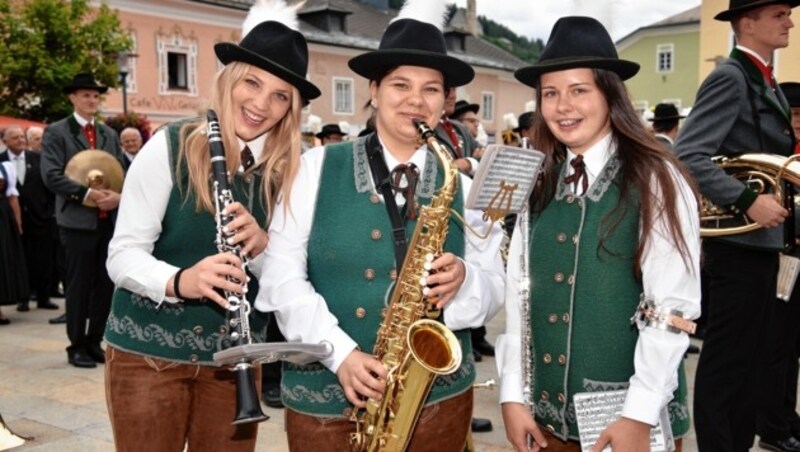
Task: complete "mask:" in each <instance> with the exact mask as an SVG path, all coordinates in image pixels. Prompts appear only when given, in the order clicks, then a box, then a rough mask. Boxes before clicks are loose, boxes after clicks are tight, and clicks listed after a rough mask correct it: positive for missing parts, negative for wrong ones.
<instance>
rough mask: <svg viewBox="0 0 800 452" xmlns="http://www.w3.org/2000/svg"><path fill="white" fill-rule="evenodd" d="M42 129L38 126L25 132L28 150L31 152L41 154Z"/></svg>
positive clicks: (31, 127)
mask: <svg viewBox="0 0 800 452" xmlns="http://www.w3.org/2000/svg"><path fill="white" fill-rule="evenodd" d="M43 134H44V129H43V128H41V127H39V126H30V127H28V129H27V130H25V138H26V139H27V140H28V149H29V150H30V151H32V152H42V135H43Z"/></svg>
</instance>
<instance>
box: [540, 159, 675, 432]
mask: <svg viewBox="0 0 800 452" xmlns="http://www.w3.org/2000/svg"><path fill="white" fill-rule="evenodd" d="M618 173H619V160H618V159H617V158H616V157H612V158H611V159H610V160H609V162H608V163H607V164H606V167H605V168H604V169H603V171H602V172H601V174H600V176H599V177H598V178H597V180H596V181H595V182H594V184H592V186H591V187H589V189H588V191H587V193H586V194H585V196H583V197H575V196H573V195H572V194H571V192H570V191H569V189H568V185H567V184H559V187H558V190H557V192H556V195H555V197H554V199H553V200H552V201H551V203H550V205H549V206H548V207H547V208H546V209H545V210H544V211H543V212H541V213H540V214H538V215H533V216H532V217H531V225H530V229H531V235H530V237H531V241H530V243H531V245H530V269H531V303H532V304H531V309H530V313H531V314H530V315H531V328H532V332H533V344H532V350H531V356H532V359H533V363H532V364H533V366H532V367H533V369H534V378H533V381H534V383H533V387H532V388H531V391H532V392H531V394H532V399H533V403H534V405H535V411H536V420H537V421H538V422H539V423H540V424H541V425H543V426H545V427H546V428H548V429H550V430H551V431H552V432H553V434H555V435H556V436H558V437H559V438H562V439H566V438H570V439H574V440H577V439H579V436H578V428H577V424H576V420H575V407H574V404H573V400H572V397H573V395H574V394H576V393H579V392H594V391H611V390H619V389H626V388H627V387H628V384H629V383H628V381H629V379H630V377H631V376H632V375H633V374H634V366H633V355H634V349H635V346H636V341H637V339H638V331H637V330H636V329H633V328H631V325H630V318H631V316H632V315H633V313H634V311H635V309H636V306H637V305H638V303H639V296H640V294H641V293H642V286H641V283H640V282H638V281H637V280H636V279H635V278H634V277H633V257H634V254H635V252H636V246H637V239H638V237H639V209H638V205H639V204H638V194H631V195H629V197H630V198H631V199H629V202H628V206H631V207H629V208H628V210H627V211H626V212H625V213H624V215H623V217H622V219H621V221H620V222H619V224H618V225H617V226H616V229H615V230H614V231H613V233H612V234H610V235H607V236H606V237H605V238H604V240H603V242H602V245H601V235H602V234H603V232H604V231H606V230H607V225H608V224H609V223H608V219H607V218H606V214H607V213H608V212H610V211H611V210H613V209H614V207H615V206H616V205H617V202H618V200H619V199H620V196H621V194H620V189H619V178H620V175H619V174H618ZM564 176H566V172H565V171H564V169H563V167H562V175H561V178H560V179H559V180H562V179H563V177H564ZM678 372H679V388H678V389H677V390H676V392H675V394H674V398H673V400H672V401H671V402H670V404H669V407H668V410H669V413H670V418H671V421H672V430H673V434H674V435H675V437H680V436H682V435H685V434H686V433H687V431H688V429H689V410H688V406H687V402H686V398H687V393H686V378H685V375H684V371H683V367H682V366H681V368H680V369H679V371H678Z"/></svg>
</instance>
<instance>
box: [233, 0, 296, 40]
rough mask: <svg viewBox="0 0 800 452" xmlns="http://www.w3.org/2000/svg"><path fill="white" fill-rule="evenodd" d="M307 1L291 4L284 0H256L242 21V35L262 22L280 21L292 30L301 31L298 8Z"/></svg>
mask: <svg viewBox="0 0 800 452" xmlns="http://www.w3.org/2000/svg"><path fill="white" fill-rule="evenodd" d="M304 3H305V2H304V1H303V2H300V3H297V4H295V5H292V6H289V5H287V4H286V2H285V1H284V0H256V1H255V2H254V3H253V6H252V7H250V12H248V13H247V17H246V18H245V19H244V22H243V23H242V36H246V35H247V34H248V33H250V31H251V30H253V28H255V27H256V26H257V25H258V24H260V23H261V22H266V21H268V20H272V21H275V22H280V23H282V24H284V25H286V26H287V27H289V28H291V29H292V30H295V31H299V23H298V21H297V10H298V9H300V8H301V7H302V6H303V4H304Z"/></svg>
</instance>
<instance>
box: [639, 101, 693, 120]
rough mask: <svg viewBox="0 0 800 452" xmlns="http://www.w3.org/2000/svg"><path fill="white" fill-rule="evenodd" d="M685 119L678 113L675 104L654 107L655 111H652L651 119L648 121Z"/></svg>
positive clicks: (662, 104)
mask: <svg viewBox="0 0 800 452" xmlns="http://www.w3.org/2000/svg"><path fill="white" fill-rule="evenodd" d="M685 117H686V116H683V115H681V114H680V113H678V107H676V106H675V104H669V103H661V104H658V105H656V108H655V110H653V117H652V118H649V119H648V121H652V122H655V121H670V120H673V119H683V118H685Z"/></svg>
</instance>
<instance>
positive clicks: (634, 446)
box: [592, 417, 652, 452]
mask: <svg viewBox="0 0 800 452" xmlns="http://www.w3.org/2000/svg"><path fill="white" fill-rule="evenodd" d="M651 428H652V426H651V425H650V424H645V423H644V422H639V421H634V420H633V419H628V418H625V417H621V418H619V420H617V421H615V422H612V423H611V425H609V426H608V427H606V429H605V430H603V433H601V434H600V437H599V438H597V442H596V443H595V445H594V446H592V451H593V452H600V451H601V450H603V448H605V447H606V446H611V448H612V449H613V450H614V452H640V451H646V450H650V429H651Z"/></svg>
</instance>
